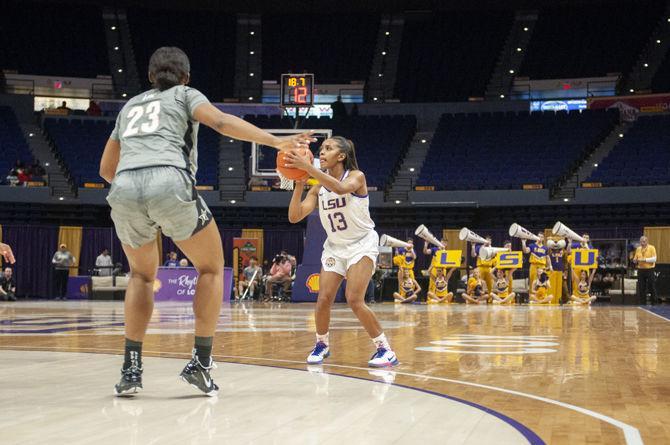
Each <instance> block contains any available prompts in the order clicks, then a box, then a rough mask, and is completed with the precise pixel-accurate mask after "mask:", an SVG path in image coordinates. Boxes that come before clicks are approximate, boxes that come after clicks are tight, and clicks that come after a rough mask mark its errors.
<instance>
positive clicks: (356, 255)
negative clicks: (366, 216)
mask: <svg viewBox="0 0 670 445" xmlns="http://www.w3.org/2000/svg"><path fill="white" fill-rule="evenodd" d="M378 256H379V235H377V232H375V231H374V230H371V231H370V232H369V233H368V234H367V235H365V236H364V237H363V238H361V239H360V240H358V241H355V242H351V243H348V244H346V245H337V244H332V243H330V242H329V241H328V240H326V242H325V243H323V253H322V254H321V266H322V267H323V270H325V271H328V272H335V273H337V274H339V275H342V276H343V277H344V276H346V275H347V271H348V270H349V268H350V267H351V266H353V265H354V264H356V263H358V262H359V261H360V260H361V259H362V258H363V257H368V258H370V259H371V260H372V264H373V266H374V267H373V269H372V273H374V270H375V267H376V265H377V257H378Z"/></svg>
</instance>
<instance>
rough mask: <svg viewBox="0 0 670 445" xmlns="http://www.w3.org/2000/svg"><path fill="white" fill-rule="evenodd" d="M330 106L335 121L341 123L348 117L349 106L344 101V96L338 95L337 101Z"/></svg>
mask: <svg viewBox="0 0 670 445" xmlns="http://www.w3.org/2000/svg"><path fill="white" fill-rule="evenodd" d="M330 108H331V110H333V121H334V122H335V123H341V122H344V121H345V120H346V119H347V107H345V106H344V102H342V96H337V99H336V100H335V102H333V103H332V104H330Z"/></svg>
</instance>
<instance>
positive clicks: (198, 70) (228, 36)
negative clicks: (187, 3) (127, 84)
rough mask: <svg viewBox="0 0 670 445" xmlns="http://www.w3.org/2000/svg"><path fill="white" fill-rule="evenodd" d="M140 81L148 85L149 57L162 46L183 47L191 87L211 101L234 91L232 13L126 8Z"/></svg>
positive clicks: (229, 94)
mask: <svg viewBox="0 0 670 445" xmlns="http://www.w3.org/2000/svg"><path fill="white" fill-rule="evenodd" d="M128 22H129V24H130V33H131V35H132V40H133V47H134V49H135V57H136V59H137V69H138V72H139V75H140V81H142V82H144V87H146V88H149V80H148V78H147V74H146V73H148V68H149V58H150V57H151V54H152V53H153V52H154V51H155V50H156V49H157V48H159V47H161V46H177V47H179V48H181V49H183V50H184V51H185V52H186V54H187V55H188V57H189V59H190V61H191V82H190V85H191V86H192V87H193V88H197V89H198V90H201V91H202V92H203V93H204V94H205V95H206V96H207V97H208V98H209V99H210V100H211V101H213V102H218V101H221V100H223V98H224V97H232V95H233V78H234V73H235V62H234V60H235V30H236V26H235V17H234V16H233V15H228V14H224V13H221V12H216V11H199V10H191V9H190V10H179V11H174V10H166V9H141V8H134V9H129V10H128Z"/></svg>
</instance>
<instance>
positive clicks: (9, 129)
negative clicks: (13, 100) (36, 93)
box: [0, 107, 33, 183]
mask: <svg viewBox="0 0 670 445" xmlns="http://www.w3.org/2000/svg"><path fill="white" fill-rule="evenodd" d="M0 153H2V155H0V183H5V182H6V181H5V178H6V177H7V174H8V173H9V171H10V170H11V169H12V167H13V166H14V164H15V163H16V161H22V162H23V163H24V164H28V165H29V164H30V163H32V161H33V156H32V154H31V153H30V149H29V148H28V144H27V143H26V139H25V138H24V136H23V133H22V132H21V128H20V127H19V123H18V122H17V120H16V116H15V115H14V112H13V111H12V109H11V108H9V107H0Z"/></svg>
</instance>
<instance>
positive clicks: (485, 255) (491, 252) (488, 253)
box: [479, 246, 509, 261]
mask: <svg viewBox="0 0 670 445" xmlns="http://www.w3.org/2000/svg"><path fill="white" fill-rule="evenodd" d="M508 250H509V249H506V248H504V247H490V246H482V247H481V248H480V249H479V258H481V259H482V260H484V261H488V260H492V259H493V258H495V256H496V255H497V254H498V252H507V251H508Z"/></svg>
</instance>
